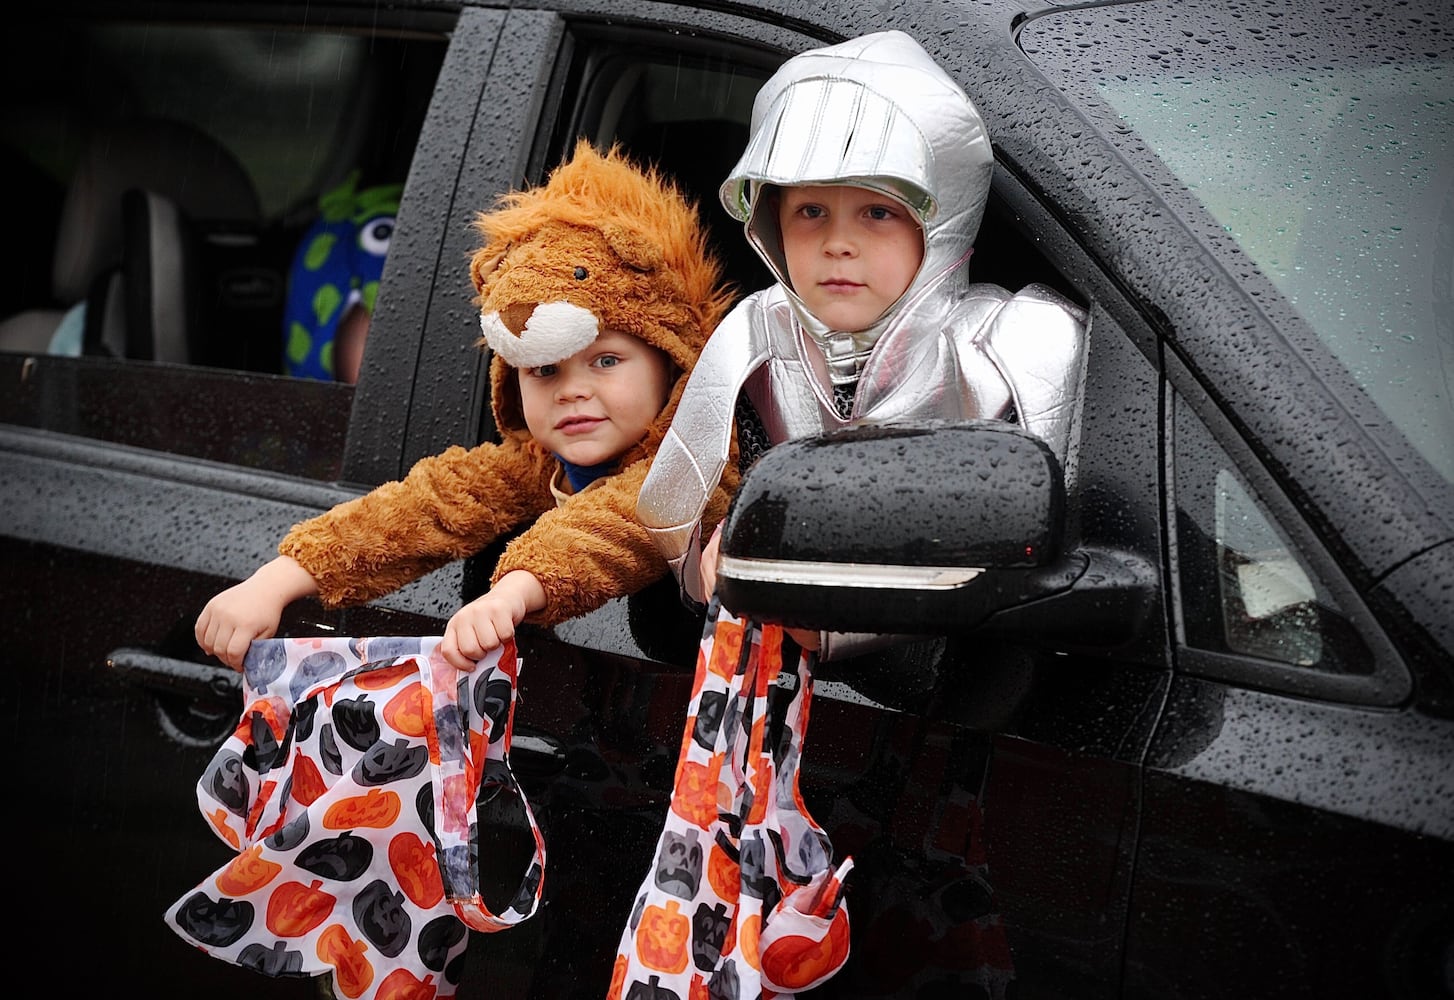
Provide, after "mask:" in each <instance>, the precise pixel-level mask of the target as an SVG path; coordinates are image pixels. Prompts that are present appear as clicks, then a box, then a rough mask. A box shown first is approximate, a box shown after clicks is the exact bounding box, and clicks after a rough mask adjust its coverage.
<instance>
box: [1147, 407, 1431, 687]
mask: <svg viewBox="0 0 1454 1000" xmlns="http://www.w3.org/2000/svg"><path fill="white" fill-rule="evenodd" d="M1173 425H1174V429H1173V441H1174V445H1173V447H1174V454H1175V458H1174V464H1175V479H1174V489H1175V500H1174V502H1175V515H1176V521H1175V528H1176V530H1175V549H1174V559H1175V566H1176V587H1177V594H1178V601H1177V603H1178V607H1179V618H1180V629H1181V638H1182V641H1183V642H1184V643H1185V646H1184V647H1183V649H1182V652H1181V654H1180V656H1179V659H1180V661H1181V665H1182V667H1183V668H1185V669H1187V670H1188V671H1189V672H1191V673H1196V674H1201V675H1203V676H1208V677H1218V678H1223V679H1226V680H1231V681H1236V682H1239V683H1242V684H1246V685H1248V686H1252V687H1260V688H1272V689H1281V690H1289V691H1293V692H1296V693H1300V694H1305V695H1310V696H1317V697H1324V698H1328V699H1331V700H1338V701H1367V702H1370V703H1389V704H1391V703H1394V702H1396V701H1397V700H1398V699H1399V698H1401V697H1403V696H1404V695H1406V694H1407V692H1408V687H1407V684H1408V679H1407V675H1406V674H1405V673H1404V671H1403V669H1402V668H1401V667H1400V666H1399V665H1398V663H1397V659H1396V657H1395V656H1394V655H1393V654H1392V651H1391V650H1390V649H1389V647H1388V645H1387V642H1386V641H1385V640H1384V638H1383V635H1382V632H1381V631H1380V630H1379V628H1378V626H1377V625H1376V624H1374V622H1373V621H1372V619H1371V618H1370V616H1369V615H1368V613H1367V611H1366V610H1364V608H1363V606H1362V604H1361V602H1360V600H1359V598H1358V596H1357V594H1356V593H1355V592H1354V591H1353V589H1352V588H1351V587H1350V586H1349V585H1348V582H1347V581H1346V580H1345V579H1344V578H1343V577H1342V575H1341V574H1340V573H1339V571H1338V570H1337V568H1336V567H1335V566H1334V564H1333V563H1332V562H1331V560H1329V558H1328V557H1327V555H1326V554H1325V553H1324V552H1323V551H1322V550H1321V549H1320V548H1319V547H1318V545H1317V543H1316V542H1315V541H1314V540H1313V536H1312V533H1311V532H1310V531H1309V530H1308V528H1307V526H1306V525H1304V524H1303V523H1302V521H1301V519H1300V518H1299V517H1298V515H1297V513H1296V511H1295V510H1294V509H1293V508H1292V506H1291V505H1290V504H1288V503H1287V502H1286V500H1285V499H1284V498H1282V497H1281V496H1280V495H1279V494H1276V493H1273V492H1263V490H1262V488H1261V486H1260V484H1262V483H1265V482H1266V480H1264V479H1261V478H1258V479H1256V480H1254V479H1253V478H1251V477H1250V476H1249V475H1248V474H1247V473H1246V472H1245V471H1244V470H1243V468H1242V467H1241V466H1239V464H1238V462H1237V461H1234V459H1233V458H1232V457H1231V456H1230V455H1229V454H1228V452H1227V450H1226V449H1225V448H1223V447H1222V445H1221V444H1219V443H1218V442H1217V441H1216V440H1215V439H1214V437H1213V436H1212V434H1211V432H1210V431H1209V430H1208V429H1207V426H1206V424H1204V423H1203V422H1202V420H1201V419H1200V418H1199V417H1198V416H1197V415H1196V414H1195V413H1193V411H1192V408H1191V407H1190V406H1189V405H1188V404H1187V402H1186V400H1185V399H1184V398H1182V397H1181V396H1178V397H1176V400H1175V403H1174V407H1173ZM1266 489H1267V490H1272V489H1273V487H1271V486H1267V487H1266Z"/></svg>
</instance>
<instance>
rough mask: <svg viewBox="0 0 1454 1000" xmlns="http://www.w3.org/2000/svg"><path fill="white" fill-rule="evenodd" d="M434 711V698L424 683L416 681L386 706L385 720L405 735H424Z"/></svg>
mask: <svg viewBox="0 0 1454 1000" xmlns="http://www.w3.org/2000/svg"><path fill="white" fill-rule="evenodd" d="M433 712H434V699H433V698H431V697H430V695H429V692H428V691H427V690H426V689H425V687H424V685H423V684H420V683H418V682H415V683H413V684H410V685H409V686H408V687H406V688H405V689H404V690H402V691H400V692H399V693H398V694H396V695H394V697H392V698H390V699H389V701H388V704H386V705H385V706H384V721H385V722H387V723H388V724H389V725H391V726H393V727H394V729H395V730H397V731H398V732H401V733H403V734H404V735H405V736H414V737H422V736H423V735H424V733H425V729H426V727H427V725H428V720H429V716H430V715H431V714H433Z"/></svg>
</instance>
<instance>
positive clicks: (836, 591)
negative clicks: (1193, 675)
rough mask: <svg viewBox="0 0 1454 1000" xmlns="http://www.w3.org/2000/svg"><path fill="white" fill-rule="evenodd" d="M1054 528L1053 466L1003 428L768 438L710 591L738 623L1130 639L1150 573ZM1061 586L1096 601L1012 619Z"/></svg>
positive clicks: (943, 425) (732, 515) (1061, 497)
mask: <svg viewBox="0 0 1454 1000" xmlns="http://www.w3.org/2000/svg"><path fill="white" fill-rule="evenodd" d="M1065 520H1066V518H1065V484H1064V476H1063V473H1062V471H1061V468H1060V464H1059V462H1058V461H1057V460H1056V458H1055V455H1054V454H1053V453H1052V452H1051V450H1050V448H1049V447H1048V446H1047V445H1046V444H1045V443H1044V442H1043V441H1041V440H1040V439H1039V438H1037V437H1035V436H1034V435H1032V434H1029V433H1027V432H1026V431H1024V430H1022V429H1020V428H1019V427H1017V426H1015V425H1012V424H1007V423H1003V422H1001V421H991V420H983V421H964V422H956V423H948V422H942V421H933V422H923V423H909V424H889V425H876V426H859V427H852V428H847V429H845V430H842V431H836V432H832V433H829V434H825V435H822V436H820V437H815V438H807V439H802V440H798V441H791V442H787V443H784V444H781V445H778V446H776V447H774V448H772V449H771V450H769V451H768V452H767V453H766V454H764V455H763V456H762V458H760V459H759V460H758V461H757V463H756V464H755V465H754V466H753V467H752V468H751V469H750V470H749V472H748V474H747V475H746V476H745V477H744V479H743V483H742V486H741V487H740V489H739V490H738V493H737V497H736V499H735V501H734V502H733V506H732V509H731V511H730V512H729V513H728V516H727V520H726V523H725V525H724V528H723V536H722V546H721V560H720V562H719V564H718V584H717V592H718V594H719V595H720V597H721V599H722V603H723V604H724V605H725V606H726V607H727V608H728V609H730V610H731V611H732V612H734V613H735V614H741V615H748V616H751V617H753V618H757V619H759V620H761V621H766V622H777V623H780V624H783V625H787V626H792V627H798V628H810V629H827V630H830V631H835V632H881V633H896V634H907V635H948V634H953V633H960V632H966V631H970V630H973V629H976V628H980V627H984V626H985V625H986V624H987V623H990V622H992V621H995V622H1003V623H1004V624H1005V625H1006V626H1007V627H1008V628H1010V629H1011V630H1014V631H1020V630H1027V631H1037V630H1038V631H1043V632H1045V633H1046V634H1047V635H1060V636H1064V635H1065V633H1066V630H1067V629H1074V628H1077V627H1079V626H1089V625H1092V624H1093V625H1094V633H1095V636H1096V638H1095V639H1094V640H1093V641H1091V642H1090V643H1089V644H1091V645H1103V644H1105V643H1106V642H1108V641H1112V642H1114V641H1122V640H1124V639H1125V638H1128V637H1129V636H1130V635H1131V634H1134V632H1135V631H1137V630H1138V629H1139V624H1140V621H1141V619H1142V618H1144V615H1145V612H1146V609H1147V608H1148V607H1149V606H1150V597H1151V592H1152V588H1153V587H1154V580H1155V575H1154V571H1153V570H1151V568H1149V567H1133V568H1131V569H1127V567H1126V564H1125V561H1124V560H1123V559H1121V558H1120V557H1117V556H1115V555H1113V554H1104V553H1098V552H1090V551H1081V550H1077V551H1072V552H1064V551H1062V548H1063V544H1064V537H1063V534H1064V530H1065ZM1093 564H1094V565H1097V566H1100V567H1102V570H1101V571H1100V572H1096V573H1091V574H1089V577H1090V578H1091V582H1087V583H1083V584H1082V585H1080V586H1077V582H1078V581H1082V580H1084V579H1085V578H1087V577H1088V573H1087V570H1088V569H1089V568H1090V567H1091V566H1092V565H1093ZM1108 568H1113V571H1112V572H1109V573H1107V572H1106V571H1105V570H1106V569H1108ZM1143 569H1144V572H1143V571H1141V570H1143ZM1073 587H1075V589H1076V591H1077V593H1078V594H1079V595H1080V596H1081V597H1085V596H1087V595H1088V594H1090V592H1092V591H1094V594H1093V595H1091V596H1092V598H1093V599H1091V600H1079V599H1078V600H1075V601H1072V602H1069V603H1068V604H1067V607H1066V609H1065V610H1066V611H1067V612H1069V615H1068V617H1066V618H1064V619H1063V620H1061V621H1059V622H1055V623H1047V622H1044V621H1040V619H1044V618H1045V617H1046V616H1043V615H1035V616H1031V617H1028V618H1027V617H1025V616H1024V615H1022V614H1019V613H1018V612H1020V611H1021V610H1022V609H1025V608H1027V606H1030V605H1033V604H1036V603H1037V602H1043V601H1046V600H1047V599H1050V598H1053V597H1055V596H1056V595H1062V594H1068V593H1069V592H1070V591H1071V590H1072V588H1073ZM1108 597H1109V598H1111V599H1109V600H1108ZM1087 616H1089V618H1088V617H1087ZM1113 619H1114V620H1113ZM1072 638H1073V636H1072Z"/></svg>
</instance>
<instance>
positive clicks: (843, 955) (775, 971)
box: [762, 909, 848, 992]
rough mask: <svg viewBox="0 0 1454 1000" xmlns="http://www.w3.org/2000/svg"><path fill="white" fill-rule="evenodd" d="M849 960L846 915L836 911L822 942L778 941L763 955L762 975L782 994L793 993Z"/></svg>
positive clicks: (802, 939) (793, 938)
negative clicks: (781, 990) (782, 990)
mask: <svg viewBox="0 0 1454 1000" xmlns="http://www.w3.org/2000/svg"><path fill="white" fill-rule="evenodd" d="M847 960H848V911H846V910H841V909H840V910H839V911H838V912H837V913H835V914H834V915H833V919H832V921H830V922H829V924H828V930H827V933H825V934H824V935H823V938H822V940H819V941H815V940H813V939H812V938H808V937H803V936H801V935H797V934H788V935H784V936H783V937H780V938H778V939H777V940H776V941H774V942H773V943H772V944H770V945H769V946H768V948H767V950H766V951H764V952H763V953H762V974H763V976H765V977H766V978H768V979H770V980H771V981H772V982H773V983H774V984H775V985H777V986H780V987H782V988H783V989H784V990H788V991H790V992H796V991H798V990H804V989H807V988H808V987H809V986H811V985H813V984H814V983H816V982H817V981H818V980H820V979H822V978H823V977H824V976H828V975H831V974H832V973H834V972H836V971H837V970H838V968H839V967H840V966H841V965H842V964H843V963H844V962H846V961H847Z"/></svg>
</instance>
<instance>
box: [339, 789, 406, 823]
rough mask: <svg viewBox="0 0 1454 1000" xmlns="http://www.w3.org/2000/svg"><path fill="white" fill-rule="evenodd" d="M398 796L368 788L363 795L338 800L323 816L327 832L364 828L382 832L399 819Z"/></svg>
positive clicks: (384, 790)
mask: <svg viewBox="0 0 1454 1000" xmlns="http://www.w3.org/2000/svg"><path fill="white" fill-rule="evenodd" d="M399 808H400V803H399V796H398V795H397V794H396V793H394V792H390V791H387V790H386V789H382V788H370V789H369V790H368V792H367V793H366V794H364V795H353V796H350V797H349V798H346V799H339V800H338V801H337V802H335V803H333V805H331V806H329V807H328V811H327V812H326V813H324V814H323V826H324V827H325V828H327V829H329V830H352V829H354V828H355V827H360V826H366V827H370V828H373V829H378V830H383V829H386V828H388V827H389V826H391V825H393V822H394V820H396V819H398V818H399Z"/></svg>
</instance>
